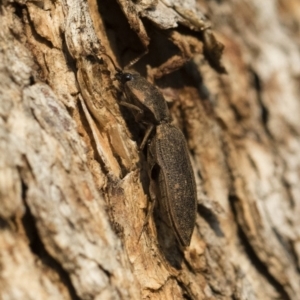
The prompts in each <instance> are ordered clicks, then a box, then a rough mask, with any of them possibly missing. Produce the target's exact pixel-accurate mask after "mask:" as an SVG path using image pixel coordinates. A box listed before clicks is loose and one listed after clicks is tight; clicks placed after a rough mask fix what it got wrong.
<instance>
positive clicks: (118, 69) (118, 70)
mask: <svg viewBox="0 0 300 300" xmlns="http://www.w3.org/2000/svg"><path fill="white" fill-rule="evenodd" d="M102 54H104V55H105V56H106V57H108V58H109V60H110V62H111V63H112V65H113V66H114V68H115V70H116V71H117V73H122V70H121V69H120V68H118V67H117V66H116V64H115V62H114V61H113V59H112V58H111V57H110V56H109V55H108V54H107V53H105V52H102Z"/></svg>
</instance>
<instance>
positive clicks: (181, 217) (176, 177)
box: [147, 123, 197, 247]
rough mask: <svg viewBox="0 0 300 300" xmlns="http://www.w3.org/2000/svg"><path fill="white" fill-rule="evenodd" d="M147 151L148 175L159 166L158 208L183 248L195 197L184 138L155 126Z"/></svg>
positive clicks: (176, 131)
mask: <svg viewBox="0 0 300 300" xmlns="http://www.w3.org/2000/svg"><path fill="white" fill-rule="evenodd" d="M147 150H148V154H147V160H148V164H149V173H150V174H149V176H151V177H152V176H153V168H154V167H155V165H158V166H159V169H158V174H155V176H156V177H157V179H158V180H157V184H158V186H159V189H158V190H159V203H160V206H162V209H163V211H164V212H165V213H166V214H167V216H168V220H167V221H168V223H169V225H171V226H172V228H173V229H174V232H175V236H176V238H177V240H178V242H179V244H180V245H181V246H182V247H187V246H189V244H190V240H191V236H192V233H193V229H194V226H195V222H196V198H197V194H196V183H195V178H194V173H193V169H192V166H191V162H190V158H189V154H188V149H187V146H186V142H185V138H184V135H183V134H182V132H181V131H180V130H179V129H178V128H176V127H174V126H172V125H170V124H168V123H167V124H161V125H158V126H157V127H156V135H155V136H154V137H153V139H152V140H151V142H150V144H149V146H148V149H147ZM150 188H151V187H150ZM150 195H151V192H150ZM152 197H153V196H152Z"/></svg>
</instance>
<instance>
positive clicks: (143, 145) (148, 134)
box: [139, 124, 154, 151]
mask: <svg viewBox="0 0 300 300" xmlns="http://www.w3.org/2000/svg"><path fill="white" fill-rule="evenodd" d="M147 125H148V127H147V129H146V132H145V135H144V138H143V141H142V143H141V145H140V147H139V148H140V151H142V150H143V149H144V147H145V145H146V143H147V141H148V138H149V136H150V134H151V132H152V130H153V128H154V125H153V124H147Z"/></svg>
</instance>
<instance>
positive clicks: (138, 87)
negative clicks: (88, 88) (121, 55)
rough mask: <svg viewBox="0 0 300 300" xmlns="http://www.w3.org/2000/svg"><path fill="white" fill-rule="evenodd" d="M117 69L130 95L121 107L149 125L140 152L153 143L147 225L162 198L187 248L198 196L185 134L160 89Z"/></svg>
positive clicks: (175, 232) (168, 219)
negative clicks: (174, 124)
mask: <svg viewBox="0 0 300 300" xmlns="http://www.w3.org/2000/svg"><path fill="white" fill-rule="evenodd" d="M105 55H106V56H108V55H107V54H105ZM108 57H109V56H108ZM109 59H110V60H111V61H112V59H111V58H110V57H109ZM112 63H113V65H114V66H115V64H114V62H113V61H112ZM115 69H116V71H117V73H116V75H115V77H116V79H117V80H118V81H119V82H120V83H121V84H122V85H123V87H124V92H125V95H126V101H122V102H120V104H121V105H124V106H126V107H127V108H129V109H130V110H131V111H132V113H133V115H134V117H135V120H136V121H137V122H141V123H143V124H146V125H147V129H146V133H145V136H144V138H143V141H142V143H141V146H140V149H143V148H144V146H145V144H146V142H147V141H149V144H148V148H147V162H148V174H149V177H150V188H149V192H150V197H151V199H152V205H151V207H150V209H149V211H148V214H147V217H146V222H145V224H147V221H148V219H149V216H150V214H151V212H152V211H153V207H154V204H155V202H156V199H157V198H158V201H159V204H160V207H161V208H162V210H163V212H164V213H165V214H166V215H167V223H169V225H170V226H171V227H172V230H173V231H174V234H175V237H176V239H177V240H178V242H179V244H180V246H182V247H187V246H189V244H190V240H191V236H192V233H193V229H194V226H195V222H196V200H197V193H196V184H195V178H194V174H193V169H192V165H191V162H190V159H189V155H188V149H187V145H186V142H185V138H184V135H183V134H182V132H181V131H180V130H179V129H178V128H176V127H174V126H173V125H171V124H170V121H171V119H170V114H169V110H168V106H167V103H166V101H165V99H164V97H163V95H162V93H161V92H160V91H159V89H158V88H156V87H155V86H154V85H153V84H151V83H150V82H148V81H147V80H146V79H145V78H143V77H142V76H141V75H140V74H138V73H136V72H123V71H122V70H120V69H118V68H117V67H116V66H115ZM156 166H157V167H158V168H156ZM157 170H158V174H155V173H156V172H157ZM155 175H156V176H155ZM151 179H152V180H151ZM153 179H154V180H155V181H154V180H153ZM156 187H158V188H156ZM157 191H158V193H157ZM145 224H144V225H145Z"/></svg>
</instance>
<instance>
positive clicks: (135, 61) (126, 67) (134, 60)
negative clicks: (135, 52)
mask: <svg viewBox="0 0 300 300" xmlns="http://www.w3.org/2000/svg"><path fill="white" fill-rule="evenodd" d="M147 53H148V49H146V50H145V51H144V52H143V53H142V54H140V55H139V56H138V57H136V58H135V59H133V60H132V61H130V62H129V63H128V64H127V65H126V66H125V68H124V69H129V68H130V67H132V66H133V65H134V64H136V63H137V62H138V61H139V60H140V59H141V58H142V57H143V56H145V55H146V54H147Z"/></svg>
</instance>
